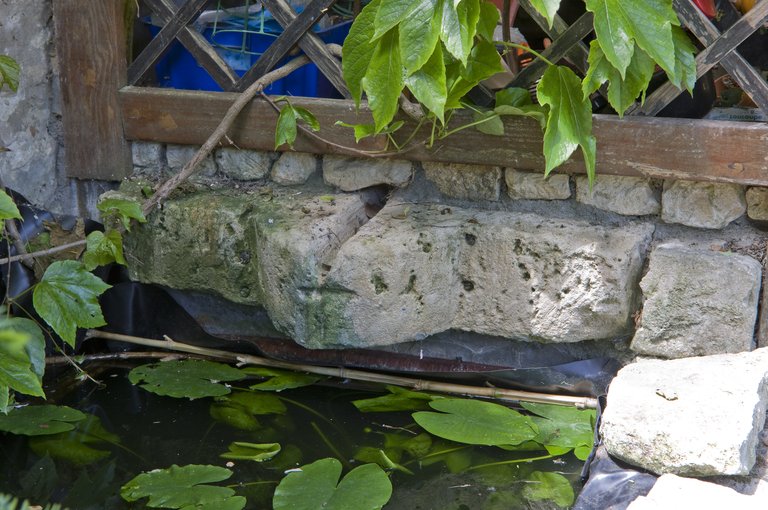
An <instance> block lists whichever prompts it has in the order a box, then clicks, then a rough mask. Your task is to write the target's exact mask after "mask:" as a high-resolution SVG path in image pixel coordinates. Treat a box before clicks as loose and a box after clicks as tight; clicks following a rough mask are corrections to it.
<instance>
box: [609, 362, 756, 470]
mask: <svg viewBox="0 0 768 510" xmlns="http://www.w3.org/2000/svg"><path fill="white" fill-rule="evenodd" d="M767 401H768V349H758V350H756V351H752V352H748V353H739V354H718V355H713V356H704V357H696V358H684V359H676V360H648V361H641V362H638V363H633V364H631V365H627V366H626V367H624V368H623V369H621V370H620V371H619V373H618V375H617V376H616V378H614V380H613V382H612V383H611V385H610V388H609V390H608V405H607V406H606V409H605V412H604V413H603V418H602V426H601V432H602V436H603V441H604V442H605V446H606V448H607V449H608V451H609V452H610V453H611V455H614V456H616V457H618V458H619V459H621V460H624V461H626V462H629V463H630V464H633V465H635V466H639V467H642V468H644V469H648V470H650V471H653V472H654V473H657V474H663V473H674V474H678V475H682V476H714V475H746V474H748V473H749V472H750V470H751V469H752V466H753V465H754V464H755V459H756V448H757V441H758V437H759V432H760V430H762V427H763V424H764V422H765V411H766V402H767Z"/></svg>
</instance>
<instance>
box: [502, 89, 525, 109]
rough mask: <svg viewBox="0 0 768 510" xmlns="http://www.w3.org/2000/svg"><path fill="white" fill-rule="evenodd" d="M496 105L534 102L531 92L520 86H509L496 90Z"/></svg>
mask: <svg viewBox="0 0 768 510" xmlns="http://www.w3.org/2000/svg"><path fill="white" fill-rule="evenodd" d="M495 103H496V106H514V107H520V106H528V105H532V104H533V99H531V93H530V92H528V90H527V89H522V88H520V87H509V88H506V89H501V90H499V91H498V92H496V101H495Z"/></svg>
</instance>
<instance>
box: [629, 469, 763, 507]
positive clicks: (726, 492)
mask: <svg viewBox="0 0 768 510" xmlns="http://www.w3.org/2000/svg"><path fill="white" fill-rule="evenodd" d="M688 508H695V509H700V510H705V509H710V508H711V509H712V510H716V509H718V510H719V509H732V510H764V509H765V508H768V501H766V499H765V498H762V497H760V496H751V495H746V494H739V493H738V492H736V491H735V490H733V489H729V488H728V487H723V486H722V485H717V484H714V483H709V482H704V481H701V480H696V479H695V478H683V477H680V476H677V475H673V474H666V475H662V476H661V477H660V478H659V479H658V480H657V481H656V483H655V484H654V486H653V488H652V489H651V492H649V493H648V495H647V496H640V497H639V498H637V499H636V500H634V501H633V502H632V503H630V505H629V506H628V507H627V510H683V509H688Z"/></svg>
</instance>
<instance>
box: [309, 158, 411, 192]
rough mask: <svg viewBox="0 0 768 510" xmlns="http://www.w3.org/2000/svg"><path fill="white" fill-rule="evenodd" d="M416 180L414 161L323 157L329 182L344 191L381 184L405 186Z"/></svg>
mask: <svg viewBox="0 0 768 510" xmlns="http://www.w3.org/2000/svg"><path fill="white" fill-rule="evenodd" d="M412 177H413V165H412V164H411V162H410V161H404V160H399V159H360V158H350V157H345V156H333V155H326V156H324V157H323V178H324V179H325V182H327V183H328V184H330V185H332V186H336V187H337V188H339V189H341V190H343V191H356V190H360V189H363V188H368V187H370V186H376V185H378V184H388V185H391V186H405V185H406V184H408V183H409V182H411V178H412Z"/></svg>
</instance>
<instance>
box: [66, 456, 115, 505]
mask: <svg viewBox="0 0 768 510" xmlns="http://www.w3.org/2000/svg"><path fill="white" fill-rule="evenodd" d="M115 468H116V461H115V460H112V461H110V462H109V463H108V464H107V465H106V466H104V467H101V466H100V467H99V469H96V470H92V472H89V471H91V470H87V469H83V470H82V472H81V473H80V476H78V477H77V480H75V483H74V484H72V486H71V487H70V488H69V491H68V492H67V497H66V498H65V499H64V501H63V503H64V505H65V506H67V507H70V508H89V509H90V508H117V507H118V506H119V497H118V496H117V493H118V492H119V491H120V483H119V482H117V481H116V480H115ZM115 500H116V501H115Z"/></svg>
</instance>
